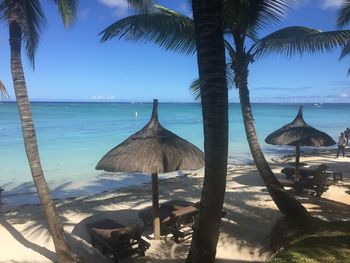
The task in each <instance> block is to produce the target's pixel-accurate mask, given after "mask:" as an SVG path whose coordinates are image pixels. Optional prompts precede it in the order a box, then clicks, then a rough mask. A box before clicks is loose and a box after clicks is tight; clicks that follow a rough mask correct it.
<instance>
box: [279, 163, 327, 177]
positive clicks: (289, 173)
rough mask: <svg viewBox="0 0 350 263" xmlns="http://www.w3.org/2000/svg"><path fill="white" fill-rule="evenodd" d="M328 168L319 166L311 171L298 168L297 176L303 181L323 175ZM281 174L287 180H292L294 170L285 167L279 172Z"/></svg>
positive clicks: (323, 165)
mask: <svg viewBox="0 0 350 263" xmlns="http://www.w3.org/2000/svg"><path fill="white" fill-rule="evenodd" d="M327 168H328V166H327V165H326V164H321V165H319V166H318V167H316V168H314V169H311V168H300V169H299V175H300V176H301V177H302V178H303V179H308V178H310V177H312V176H314V175H317V174H320V173H323V172H325V171H326V170H327ZM281 173H283V174H285V175H286V176H287V178H292V177H293V176H294V175H295V168H290V167H286V168H283V169H282V170H281Z"/></svg>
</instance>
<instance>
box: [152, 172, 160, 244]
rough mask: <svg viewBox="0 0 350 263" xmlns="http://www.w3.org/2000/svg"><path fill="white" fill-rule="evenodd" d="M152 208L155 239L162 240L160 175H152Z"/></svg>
mask: <svg viewBox="0 0 350 263" xmlns="http://www.w3.org/2000/svg"><path fill="white" fill-rule="evenodd" d="M152 207H153V231H154V239H155V240H160V220H159V192H158V174H157V173H152Z"/></svg>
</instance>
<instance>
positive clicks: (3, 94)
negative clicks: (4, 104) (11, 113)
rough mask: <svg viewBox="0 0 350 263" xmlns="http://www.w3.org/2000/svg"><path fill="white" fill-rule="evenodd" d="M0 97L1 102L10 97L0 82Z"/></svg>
mask: <svg viewBox="0 0 350 263" xmlns="http://www.w3.org/2000/svg"><path fill="white" fill-rule="evenodd" d="M0 95H1V98H2V99H3V100H5V99H9V98H10V95H9V94H8V93H7V90H6V87H5V85H4V83H2V81H1V80H0Z"/></svg>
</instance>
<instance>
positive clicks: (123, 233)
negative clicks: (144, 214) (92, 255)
mask: <svg viewBox="0 0 350 263" xmlns="http://www.w3.org/2000/svg"><path fill="white" fill-rule="evenodd" d="M86 230H87V232H88V233H89V235H90V237H91V244H92V245H93V246H94V247H96V248H98V249H99V250H100V251H101V252H102V254H103V255H105V256H112V257H113V260H114V262H118V260H119V259H123V258H125V257H128V256H131V255H134V254H138V255H140V256H144V255H145V251H146V250H147V249H148V248H149V247H150V244H149V243H148V242H146V241H145V240H143V239H142V238H141V233H142V229H141V228H140V226H139V225H130V226H124V225H122V224H120V223H118V222H116V221H114V220H112V219H103V220H100V221H95V222H92V223H90V224H87V225H86Z"/></svg>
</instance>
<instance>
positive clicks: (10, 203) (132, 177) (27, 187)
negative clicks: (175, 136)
mask: <svg viewBox="0 0 350 263" xmlns="http://www.w3.org/2000/svg"><path fill="white" fill-rule="evenodd" d="M286 149H287V152H292V151H291V150H290V147H285V148H283V147H280V149H278V150H277V151H276V153H275V154H271V153H270V154H267V155H266V157H267V160H268V162H269V164H271V165H274V164H275V163H284V162H286V161H285V160H288V159H289V158H293V157H295V155H293V154H287V153H286ZM281 151H282V152H284V153H285V155H282V156H278V155H277V153H280V152H281ZM335 151H336V149H334V148H329V147H328V148H325V149H315V148H310V149H305V150H304V151H303V150H302V155H304V156H310V155H311V154H320V153H321V154H322V153H328V152H335ZM334 154H335V153H334ZM250 158H251V157H250ZM233 160H234V159H233V158H232V156H229V158H228V170H230V167H231V168H232V167H233V168H234V167H237V168H240V167H247V166H248V167H249V166H252V167H254V168H255V164H254V161H253V160H252V159H249V158H246V156H245V157H243V158H241V159H240V160H238V162H234V161H233ZM235 161H237V159H235ZM203 171H204V168H202V169H199V170H198V171H176V172H171V173H167V174H160V175H159V180H166V179H170V178H175V177H182V176H186V175H187V174H193V173H199V172H203ZM150 183H151V177H150V175H148V174H142V173H108V172H101V173H100V174H99V175H97V176H95V177H93V178H88V179H78V180H61V181H58V180H55V181H53V180H51V181H49V182H48V184H49V187H50V190H51V194H52V197H53V199H54V200H55V201H59V200H64V199H67V198H75V197H79V196H90V195H96V194H102V193H105V192H113V191H118V190H120V189H124V188H129V187H131V188H133V187H140V186H143V185H145V184H146V185H147V184H150ZM5 185H6V184H5ZM2 187H3V188H5V191H4V192H2V195H1V200H2V202H3V204H2V206H0V212H6V211H8V210H12V209H14V208H16V207H19V206H23V205H32V204H33V205H38V204H40V201H39V199H38V196H37V192H36V189H35V186H34V182H33V181H25V182H22V183H21V184H18V185H14V186H12V188H10V189H9V190H7V189H6V186H5V187H4V186H2Z"/></svg>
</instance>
